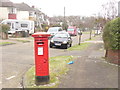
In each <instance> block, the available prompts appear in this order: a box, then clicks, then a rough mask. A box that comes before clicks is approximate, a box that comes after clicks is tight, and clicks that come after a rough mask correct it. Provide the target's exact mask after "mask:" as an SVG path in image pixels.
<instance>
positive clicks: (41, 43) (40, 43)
mask: <svg viewBox="0 0 120 90" xmlns="http://www.w3.org/2000/svg"><path fill="white" fill-rule="evenodd" d="M36 43H37V44H38V45H43V44H44V42H36Z"/></svg>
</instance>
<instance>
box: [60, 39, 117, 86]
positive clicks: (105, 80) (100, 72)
mask: <svg viewBox="0 0 120 90" xmlns="http://www.w3.org/2000/svg"><path fill="white" fill-rule="evenodd" d="M90 42H91V45H90V46H89V47H88V48H87V49H85V50H82V51H71V52H69V53H67V55H72V56H78V58H77V59H75V60H74V64H71V65H69V68H70V70H69V72H68V73H67V74H66V75H63V76H62V78H61V80H60V81H61V83H60V85H59V88H118V68H119V67H118V66H117V65H115V64H111V63H108V62H106V61H105V60H104V59H103V58H102V57H104V54H105V51H104V49H103V41H102V39H101V37H97V38H96V40H92V41H90Z"/></svg>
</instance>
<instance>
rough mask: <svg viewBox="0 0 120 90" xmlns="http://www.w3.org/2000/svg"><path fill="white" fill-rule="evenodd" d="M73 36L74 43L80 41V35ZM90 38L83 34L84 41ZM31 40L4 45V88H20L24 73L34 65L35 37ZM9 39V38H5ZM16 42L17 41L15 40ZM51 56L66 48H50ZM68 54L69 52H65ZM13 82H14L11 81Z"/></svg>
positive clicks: (57, 54) (62, 51)
mask: <svg viewBox="0 0 120 90" xmlns="http://www.w3.org/2000/svg"><path fill="white" fill-rule="evenodd" d="M72 38H73V45H75V44H77V43H78V41H77V40H78V37H72ZM88 38H89V34H83V36H82V41H84V40H85V39H88ZM30 40H31V42H28V43H21V42H16V44H13V45H7V46H2V48H1V51H2V53H0V54H2V75H1V76H2V82H1V83H0V85H2V87H3V88H19V87H22V86H21V82H22V77H23V75H24V73H25V72H26V71H27V70H28V69H29V68H30V67H31V66H33V65H34V50H33V39H30ZM5 41H9V40H5ZM13 42H15V41H13ZM49 51H50V57H53V56H59V55H61V54H63V53H64V49H59V48H50V50H49ZM65 53H66V54H67V52H65ZM11 82H12V83H11Z"/></svg>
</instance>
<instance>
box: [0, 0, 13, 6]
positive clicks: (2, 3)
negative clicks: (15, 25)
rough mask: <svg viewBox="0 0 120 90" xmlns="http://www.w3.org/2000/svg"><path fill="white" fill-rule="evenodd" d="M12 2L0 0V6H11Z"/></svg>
mask: <svg viewBox="0 0 120 90" xmlns="http://www.w3.org/2000/svg"><path fill="white" fill-rule="evenodd" d="M13 6H14V5H13V2H11V1H10V0H0V7H13Z"/></svg>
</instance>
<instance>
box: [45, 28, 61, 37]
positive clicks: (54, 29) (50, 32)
mask: <svg viewBox="0 0 120 90" xmlns="http://www.w3.org/2000/svg"><path fill="white" fill-rule="evenodd" d="M59 31H63V29H62V27H50V28H49V29H48V31H47V33H49V34H51V36H54V35H55V34H56V33H58V32H59Z"/></svg>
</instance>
